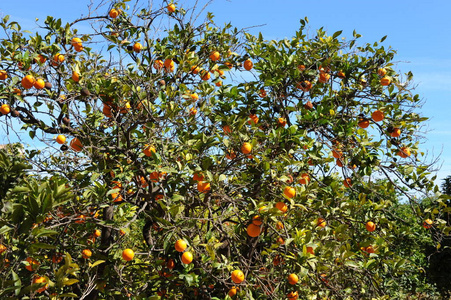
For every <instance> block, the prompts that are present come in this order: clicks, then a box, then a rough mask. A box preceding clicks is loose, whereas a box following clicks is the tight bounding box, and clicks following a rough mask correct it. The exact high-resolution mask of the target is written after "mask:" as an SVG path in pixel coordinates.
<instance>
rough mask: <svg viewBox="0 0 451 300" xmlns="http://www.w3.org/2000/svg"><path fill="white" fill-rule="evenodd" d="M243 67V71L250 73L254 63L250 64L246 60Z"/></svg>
mask: <svg viewBox="0 0 451 300" xmlns="http://www.w3.org/2000/svg"><path fill="white" fill-rule="evenodd" d="M243 66H244V69H245V70H247V71H250V70H252V68H253V67H254V63H253V62H252V60H250V59H247V60H245V61H244V63H243Z"/></svg>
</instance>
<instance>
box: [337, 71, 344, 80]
mask: <svg viewBox="0 0 451 300" xmlns="http://www.w3.org/2000/svg"><path fill="white" fill-rule="evenodd" d="M337 76H338V78H341V79H344V78H346V75H345V73H344V72H343V71H340V72H338V73H337Z"/></svg>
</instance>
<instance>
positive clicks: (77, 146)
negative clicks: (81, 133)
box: [69, 138, 83, 152]
mask: <svg viewBox="0 0 451 300" xmlns="http://www.w3.org/2000/svg"><path fill="white" fill-rule="evenodd" d="M69 146H70V148H71V149H72V150H74V151H76V152H79V151H81V149H82V148H83V144H82V143H81V141H80V140H79V139H78V138H74V139H72V140H71V141H70V144H69Z"/></svg>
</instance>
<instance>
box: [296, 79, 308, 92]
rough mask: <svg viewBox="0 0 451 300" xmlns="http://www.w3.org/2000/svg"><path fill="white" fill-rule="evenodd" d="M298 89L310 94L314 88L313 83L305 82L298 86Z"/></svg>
mask: <svg viewBox="0 0 451 300" xmlns="http://www.w3.org/2000/svg"><path fill="white" fill-rule="evenodd" d="M296 87H297V88H298V89H300V90H301V91H303V92H308V91H310V89H311V88H312V83H311V82H310V81H308V80H304V81H301V82H299V83H298V84H296Z"/></svg>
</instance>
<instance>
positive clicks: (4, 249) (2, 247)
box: [0, 244, 7, 254]
mask: <svg viewBox="0 0 451 300" xmlns="http://www.w3.org/2000/svg"><path fill="white" fill-rule="evenodd" d="M6 249H7V248H6V247H5V245H3V244H0V254H2V253H3V252H5V251H6Z"/></svg>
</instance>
